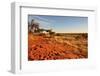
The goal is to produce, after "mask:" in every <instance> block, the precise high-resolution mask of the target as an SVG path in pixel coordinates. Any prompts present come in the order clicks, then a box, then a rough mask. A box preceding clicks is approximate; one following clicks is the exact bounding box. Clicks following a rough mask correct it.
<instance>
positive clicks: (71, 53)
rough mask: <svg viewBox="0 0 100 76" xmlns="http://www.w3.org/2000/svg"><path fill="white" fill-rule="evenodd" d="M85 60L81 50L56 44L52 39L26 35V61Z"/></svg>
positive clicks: (64, 44) (63, 44) (65, 44)
mask: <svg viewBox="0 0 100 76" xmlns="http://www.w3.org/2000/svg"><path fill="white" fill-rule="evenodd" d="M79 58H87V56H86V55H84V52H82V50H81V49H79V48H76V47H73V46H70V45H68V44H67V43H60V42H57V41H56V40H55V39H54V38H46V37H43V36H33V34H29V35H28V60H30V61H31V60H56V59H79Z"/></svg>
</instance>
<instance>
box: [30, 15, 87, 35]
mask: <svg viewBox="0 0 100 76" xmlns="http://www.w3.org/2000/svg"><path fill="white" fill-rule="evenodd" d="M32 19H34V20H35V22H38V23H39V24H40V28H45V29H52V30H53V31H55V32H57V33H87V32H88V18H87V17H76V16H45V15H29V16H28V21H29V22H30V21H31V20H32Z"/></svg>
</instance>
